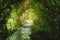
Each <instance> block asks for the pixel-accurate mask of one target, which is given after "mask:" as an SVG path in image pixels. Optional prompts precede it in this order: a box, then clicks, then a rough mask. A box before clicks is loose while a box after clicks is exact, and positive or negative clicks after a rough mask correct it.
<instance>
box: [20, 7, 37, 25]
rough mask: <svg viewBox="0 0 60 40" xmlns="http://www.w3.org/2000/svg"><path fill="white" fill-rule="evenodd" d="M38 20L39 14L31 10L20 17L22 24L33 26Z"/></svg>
mask: <svg viewBox="0 0 60 40" xmlns="http://www.w3.org/2000/svg"><path fill="white" fill-rule="evenodd" d="M36 19H37V14H36V13H35V12H34V9H32V8H29V9H27V10H26V11H25V12H24V13H22V16H20V21H21V22H22V24H25V23H29V24H31V25H33V21H34V20H36Z"/></svg>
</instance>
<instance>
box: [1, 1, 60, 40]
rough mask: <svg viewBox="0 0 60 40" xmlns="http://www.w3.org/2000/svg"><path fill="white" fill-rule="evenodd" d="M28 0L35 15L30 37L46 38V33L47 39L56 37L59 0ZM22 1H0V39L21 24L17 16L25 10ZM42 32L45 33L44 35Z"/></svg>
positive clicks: (57, 32)
mask: <svg viewBox="0 0 60 40" xmlns="http://www.w3.org/2000/svg"><path fill="white" fill-rule="evenodd" d="M30 1H31V8H32V9H34V12H35V14H36V15H37V20H34V24H33V25H32V39H33V40H44V39H46V38H44V37H46V35H49V39H51V40H54V39H57V38H58V37H59V30H60V1H59V0H30ZM23 2H24V0H23V1H21V0H20V1H19V0H3V1H0V33H1V36H2V37H1V36H0V40H4V39H6V38H7V37H8V36H10V35H11V34H12V33H13V32H15V31H16V30H17V28H19V27H20V26H21V25H22V23H21V21H20V20H19V18H20V16H21V15H22V13H24V12H25V10H26V9H25V6H24V3H23ZM6 34H7V35H6ZM43 34H45V36H44V35H43ZM43 36H44V37H43ZM51 36H52V37H51ZM41 37H42V38H41ZM3 38H4V39H3ZM43 38H44V39H43ZM53 38H54V39H53ZM49 39H46V40H49ZM16 40H17V39H16Z"/></svg>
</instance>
